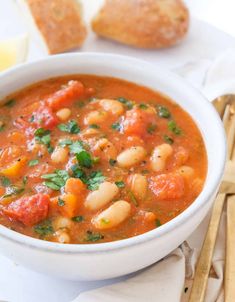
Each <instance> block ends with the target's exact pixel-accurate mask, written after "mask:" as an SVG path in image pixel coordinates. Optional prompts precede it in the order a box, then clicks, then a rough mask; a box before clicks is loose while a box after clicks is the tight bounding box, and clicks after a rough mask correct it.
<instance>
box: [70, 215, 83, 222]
mask: <svg viewBox="0 0 235 302" xmlns="http://www.w3.org/2000/svg"><path fill="white" fill-rule="evenodd" d="M71 219H72V221H74V222H82V221H84V217H83V216H74V217H72V218H71Z"/></svg>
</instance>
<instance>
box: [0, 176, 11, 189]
mask: <svg viewBox="0 0 235 302" xmlns="http://www.w3.org/2000/svg"><path fill="white" fill-rule="evenodd" d="M1 184H2V186H3V187H9V186H10V185H11V181H10V179H9V178H7V177H6V176H2V177H1Z"/></svg>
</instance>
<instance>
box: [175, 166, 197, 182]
mask: <svg viewBox="0 0 235 302" xmlns="http://www.w3.org/2000/svg"><path fill="white" fill-rule="evenodd" d="M177 171H178V172H179V174H181V175H182V176H183V177H184V178H186V179H188V180H189V179H191V178H192V177H193V175H194V169H193V168H192V167H189V166H181V167H180V168H179V169H178V170H177Z"/></svg>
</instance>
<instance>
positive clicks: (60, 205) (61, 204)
mask: <svg viewBox="0 0 235 302" xmlns="http://www.w3.org/2000/svg"><path fill="white" fill-rule="evenodd" d="M57 204H58V206H59V207H63V206H64V205H65V201H64V200H63V199H61V198H60V197H59V198H58V202H57Z"/></svg>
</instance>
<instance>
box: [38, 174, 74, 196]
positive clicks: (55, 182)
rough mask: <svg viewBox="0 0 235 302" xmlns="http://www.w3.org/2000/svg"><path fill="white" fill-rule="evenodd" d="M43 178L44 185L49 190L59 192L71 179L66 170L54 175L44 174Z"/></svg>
mask: <svg viewBox="0 0 235 302" xmlns="http://www.w3.org/2000/svg"><path fill="white" fill-rule="evenodd" d="M41 178H42V179H45V181H44V184H45V185H46V186H47V187H48V188H50V189H52V190H55V191H59V190H60V189H61V188H62V187H64V185H65V183H66V181H67V180H68V179H69V174H68V172H67V171H65V170H55V172H54V173H51V174H44V175H42V176H41Z"/></svg>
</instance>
